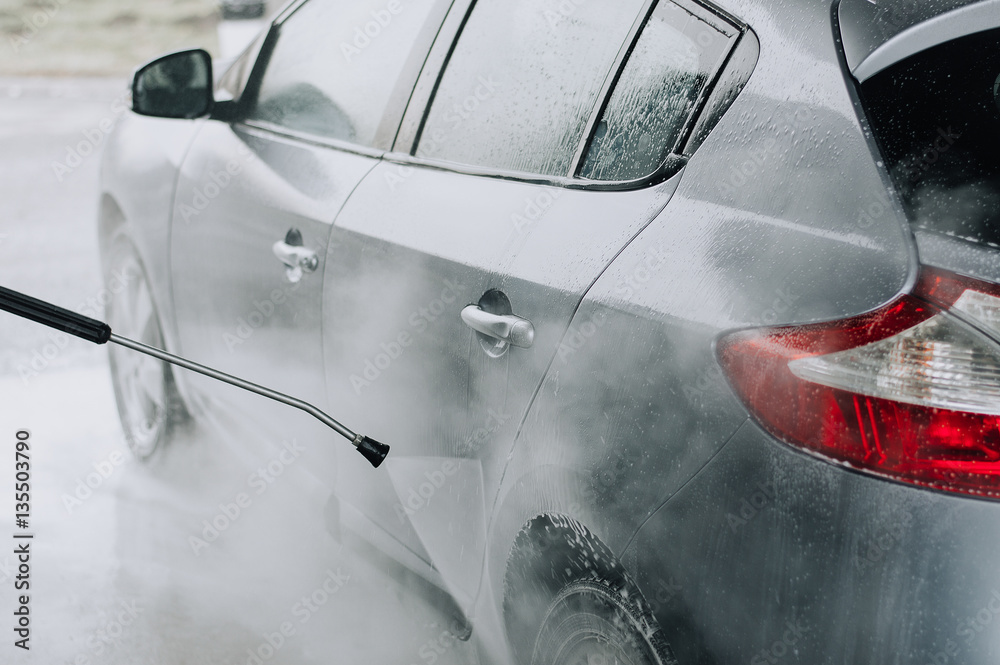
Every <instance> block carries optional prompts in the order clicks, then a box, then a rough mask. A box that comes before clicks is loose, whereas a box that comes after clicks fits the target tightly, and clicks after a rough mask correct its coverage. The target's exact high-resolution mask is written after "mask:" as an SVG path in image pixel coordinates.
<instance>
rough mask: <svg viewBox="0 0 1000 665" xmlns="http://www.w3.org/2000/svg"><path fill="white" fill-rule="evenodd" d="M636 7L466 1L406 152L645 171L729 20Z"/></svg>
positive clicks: (610, 173)
mask: <svg viewBox="0 0 1000 665" xmlns="http://www.w3.org/2000/svg"><path fill="white" fill-rule="evenodd" d="M644 8H647V9H646V12H650V10H649V9H648V3H647V2H643V1H642V0H638V1H637V0H588V1H587V2H581V1H579V0H574V1H572V2H570V1H567V0H541V1H539V0H478V2H476V4H475V6H474V7H473V9H472V12H471V14H470V16H469V18H468V21H467V24H466V26H465V27H464V28H463V31H462V34H461V35H460V37H459V40H458V43H457V45H456V47H455V51H454V53H453V54H452V56H451V58H450V61H449V64H448V66H447V67H446V69H445V72H444V74H443V76H442V78H441V81H440V83H439V86H438V90H437V92H436V93H435V97H434V99H433V101H432V103H431V107H430V110H429V112H428V115H427V119H426V121H425V124H424V127H423V131H422V133H421V135H420V140H419V143H418V147H417V151H416V156H417V157H423V158H430V159H438V160H444V161H448V162H455V163H458V164H466V165H471V166H477V167H485V168H491V169H498V170H501V171H507V172H518V173H526V174H538V175H543V176H555V177H561V178H573V177H576V178H580V179H582V180H587V181H604V182H615V183H623V182H631V181H639V180H641V179H643V178H646V177H648V176H651V175H653V174H654V173H656V172H657V171H658V170H659V169H660V167H661V166H662V165H663V164H664V162H665V161H666V160H667V158H668V157H669V156H670V155H671V154H672V153H674V152H679V151H680V149H681V147H682V144H683V142H684V140H685V138H686V135H687V133H688V129H689V127H690V124H691V122H692V121H693V119H694V117H695V114H696V112H697V110H698V108H699V106H700V105H701V104H702V102H703V100H704V99H705V97H706V95H707V94H708V92H709V91H710V87H711V84H712V82H713V81H714V80H715V78H716V77H717V74H718V72H719V70H720V68H721V67H722V65H723V63H724V62H725V61H726V58H727V57H728V55H729V54H730V53H731V52H732V49H733V48H734V46H735V45H736V43H737V40H738V39H739V37H740V35H741V31H740V29H738V28H736V27H735V26H733V25H732V24H730V23H729V22H728V21H726V20H724V19H722V18H721V17H720V16H719V15H717V14H715V13H713V12H711V11H709V10H708V9H707V8H705V7H703V6H701V5H700V4H696V3H694V2H690V1H689V0H677V1H676V2H671V1H667V0H663V1H661V2H659V3H657V4H656V5H655V7H654V8H653V9H652V10H651V13H649V15H648V16H647V15H646V13H645V12H643V9H644ZM626 55H628V57H627V58H626V57H625V56H626ZM609 91H610V94H609Z"/></svg>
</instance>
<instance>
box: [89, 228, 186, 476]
mask: <svg viewBox="0 0 1000 665" xmlns="http://www.w3.org/2000/svg"><path fill="white" fill-rule="evenodd" d="M108 258H109V260H108V261H107V264H106V265H107V269H108V272H107V273H106V275H105V283H106V284H109V285H111V288H109V290H110V291H111V299H110V301H109V302H108V304H107V306H106V308H105V318H106V320H107V322H108V325H110V326H111V329H112V330H113V331H114V332H115V333H117V334H119V335H121V336H122V337H127V338H129V339H132V340H135V341H137V342H142V343H143V344H148V345H149V346H153V347H156V348H159V349H162V348H163V332H162V328H161V326H160V318H159V315H158V314H157V311H156V306H155V303H154V301H153V297H152V293H151V291H150V288H149V280H148V277H147V275H146V271H145V269H144V268H143V266H142V262H141V261H140V260H139V257H138V254H137V253H136V251H135V249H134V247H133V246H132V243H131V242H130V241H129V240H128V238H127V237H126V236H124V235H123V234H119V235H118V237H117V238H115V240H114V241H113V243H112V246H111V250H110V253H109V256H108ZM108 360H109V363H110V366H111V381H112V385H113V386H114V391H115V401H116V402H117V404H118V415H119V418H120V419H121V424H122V432H123V433H124V435H125V441H126V442H127V443H128V446H129V448H131V450H132V452H133V454H134V455H135V456H136V457H137V458H139V459H140V460H147V459H149V458H150V457H151V456H152V455H153V454H154V453H155V452H156V451H157V450H159V449H160V448H161V447H162V446H163V444H164V443H165V441H166V440H167V439H168V437H169V434H170V432H171V429H172V427H173V425H174V424H175V423H176V422H177V421H178V420H179V416H178V415H177V414H178V412H180V411H182V408H178V407H179V406H180V401H179V398H178V397H177V393H176V390H175V388H174V385H173V378H172V376H171V374H170V367H169V365H168V364H167V363H165V362H163V361H162V360H157V359H156V358H151V357H149V356H146V355H143V354H141V353H138V352H136V351H133V350H131V349H126V348H123V347H121V346H118V345H117V344H110V345H108Z"/></svg>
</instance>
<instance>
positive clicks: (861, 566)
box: [624, 423, 1000, 665]
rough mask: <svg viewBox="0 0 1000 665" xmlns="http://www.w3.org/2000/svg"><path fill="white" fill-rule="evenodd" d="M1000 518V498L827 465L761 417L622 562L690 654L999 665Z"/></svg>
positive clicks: (698, 657) (821, 663)
mask: <svg viewBox="0 0 1000 665" xmlns="http://www.w3.org/2000/svg"><path fill="white" fill-rule="evenodd" d="M998 520H1000V506H998V505H997V504H996V503H993V502H984V501H975V500H969V499H966V498H959V497H955V496H949V495H946V494H943V493H936V492H930V491H926V490H922V489H917V488H914V487H909V486H905V485H900V484H896V483H892V482H889V481H885V480H881V479H876V478H872V477H870V476H865V475H862V474H858V473H852V472H848V471H845V470H844V469H842V468H838V467H836V466H834V465H831V464H818V463H817V462H816V460H815V459H814V458H812V457H810V456H808V455H805V454H802V453H799V452H796V451H793V450H792V449H791V448H788V447H786V446H782V445H776V444H775V443H774V441H773V440H772V439H771V438H770V436H768V435H767V434H765V433H763V432H762V431H761V430H760V429H758V428H757V427H756V426H755V425H752V424H749V423H748V424H747V425H746V426H745V427H743V428H742V429H741V430H740V431H739V432H738V434H737V435H736V436H735V437H733V439H732V441H730V443H729V444H728V445H727V446H726V447H725V448H724V449H723V450H722V452H720V454H719V455H718V456H717V457H716V459H715V460H713V462H712V464H711V465H709V466H708V467H707V468H706V469H705V470H704V471H703V472H702V473H700V474H698V475H697V476H696V477H694V478H693V479H692V481H691V482H690V483H689V484H688V485H687V486H686V487H685V488H684V489H683V490H681V491H680V492H678V493H677V495H676V496H674V497H672V498H671V499H670V500H669V501H668V502H667V503H666V505H664V506H663V507H662V508H661V509H660V510H658V511H657V512H656V513H655V515H654V516H653V517H652V518H650V519H649V520H648V521H647V522H646V523H645V524H644V525H643V527H642V529H641V530H640V531H639V533H638V534H637V536H636V538H635V540H634V541H633V542H632V543H631V544H630V545H629V547H628V550H627V551H626V552H625V554H624V560H625V561H626V562H632V563H633V565H632V567H633V569H634V570H635V571H636V574H637V580H638V583H639V586H640V588H641V589H642V591H643V593H644V594H645V596H646V597H647V598H648V599H649V600H650V602H651V603H652V604H653V607H654V609H655V610H656V615H657V618H658V619H659V621H660V625H662V626H664V627H665V630H666V632H667V634H668V635H669V637H670V641H671V643H672V644H673V646H674V649H675V651H676V653H677V656H678V658H679V659H680V662H684V663H692V664H695V663H698V664H705V665H708V664H714V663H737V662H749V663H754V664H757V665H759V664H761V663H766V662H772V661H775V660H779V659H780V660H781V662H787V663H816V664H817V665H825V664H827V663H829V664H831V665H832V664H833V663H920V664H922V665H926V663H942V664H945V663H963V664H968V665H980V664H982V665H986V664H987V663H995V662H996V653H997V650H998V649H1000V632H998V631H997V630H996V623H995V620H996V617H997V614H998V613H1000V562H998V560H997V558H996V556H995V552H996V551H997V547H998V546H1000V530H998V529H997V528H996V525H997V522H998ZM706 528H707V529H709V530H710V533H711V534H712V536H711V537H710V538H709V537H706V535H705V533H706ZM706 626H711V627H712V629H711V630H707V631H706V630H704V627H706Z"/></svg>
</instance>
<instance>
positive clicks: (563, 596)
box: [531, 581, 664, 665]
mask: <svg viewBox="0 0 1000 665" xmlns="http://www.w3.org/2000/svg"><path fill="white" fill-rule="evenodd" d="M643 625H644V624H643V617H642V616H641V614H640V613H639V612H638V611H636V608H634V607H632V606H630V603H629V602H628V599H627V597H624V596H623V595H622V594H621V593H620V592H619V591H616V590H615V589H614V588H613V586H612V585H610V584H607V583H605V582H603V581H579V582H574V583H571V584H568V585H567V586H566V587H564V588H563V589H562V591H560V592H559V594H558V595H557V596H556V598H555V599H554V600H553V602H552V605H551V606H550V607H549V610H548V612H547V613H546V616H545V619H544V621H543V623H542V627H541V629H540V630H539V632H538V639H537V640H536V641H535V650H534V653H533V655H532V658H531V663H532V665H664V661H662V660H661V659H660V658H659V656H658V655H657V653H656V649H655V647H654V646H653V644H652V643H651V642H650V641H649V639H648V638H647V637H646V635H645V634H644V631H643Z"/></svg>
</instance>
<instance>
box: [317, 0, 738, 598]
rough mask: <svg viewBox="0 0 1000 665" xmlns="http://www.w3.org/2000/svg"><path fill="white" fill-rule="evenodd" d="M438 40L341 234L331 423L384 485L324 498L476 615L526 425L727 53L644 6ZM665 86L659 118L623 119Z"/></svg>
mask: <svg viewBox="0 0 1000 665" xmlns="http://www.w3.org/2000/svg"><path fill="white" fill-rule="evenodd" d="M470 5H471V6H470ZM647 19H648V22H647ZM452 25H454V28H453V29H454V30H455V31H458V27H459V26H461V31H460V34H459V35H458V38H457V42H455V45H454V47H453V48H452V41H451V37H450V36H446V37H445V38H444V39H443V40H439V43H438V44H436V45H435V49H434V50H433V51H432V52H431V55H430V58H429V60H428V64H427V66H426V67H425V72H424V75H423V76H422V78H421V80H420V82H419V83H418V86H417V89H416V91H415V93H414V96H413V100H411V104H410V107H409V110H408V112H407V115H406V116H405V118H404V121H403V125H402V128H401V132H400V137H399V138H398V139H397V141H396V148H395V151H394V152H393V153H392V154H390V155H387V157H386V159H385V160H384V161H383V162H382V163H380V164H379V165H378V166H376V167H375V168H374V169H373V170H372V171H371V173H369V174H368V175H367V176H366V177H365V178H364V179H363V181H362V182H361V183H360V184H359V185H358V188H357V191H356V192H355V193H354V194H353V195H352V196H351V198H350V200H349V201H348V202H347V204H346V205H345V207H344V210H343V211H342V213H341V214H340V215H339V216H338V218H337V222H336V228H335V230H334V242H333V243H332V244H331V250H330V254H329V257H330V259H329V264H328V267H327V273H326V281H327V289H326V295H325V298H326V309H325V312H324V329H325V331H326V335H327V337H326V348H325V360H326V366H327V373H328V389H329V394H330V398H331V401H332V402H333V403H336V404H338V405H342V406H343V407H344V408H345V409H346V411H347V412H350V413H352V416H353V417H354V418H356V419H357V422H358V423H359V426H360V427H362V428H367V430H366V431H371V432H372V433H373V434H374V435H376V436H377V438H381V439H383V440H385V441H386V442H387V443H389V444H391V445H392V453H391V454H390V457H389V459H388V460H387V462H386V470H387V473H386V475H385V478H384V479H383V478H380V479H379V480H378V482H377V483H370V482H368V478H367V476H362V461H360V460H356V459H353V458H351V457H348V458H346V459H345V460H344V461H343V462H342V465H341V467H340V472H341V476H340V479H339V481H338V484H337V491H338V493H340V496H341V498H342V499H343V500H344V501H345V502H347V503H348V504H351V505H352V506H354V507H356V508H358V509H359V510H360V511H361V512H364V513H365V514H366V516H367V518H368V519H369V520H370V521H371V522H373V523H374V524H375V525H376V526H377V527H378V528H380V529H382V530H384V531H386V532H388V533H390V534H392V535H394V536H395V537H396V538H397V539H398V540H400V541H402V542H404V543H407V544H409V543H411V542H412V541H413V539H414V538H416V539H417V542H418V544H419V547H420V549H423V550H425V551H426V553H427V556H428V557H429V559H430V562H431V563H432V564H433V566H434V567H435V568H436V569H437V571H438V572H439V573H440V575H441V577H442V578H443V580H444V582H445V584H446V585H447V587H448V590H449V591H450V592H451V593H452V595H453V596H454V597H455V598H456V600H457V601H458V602H459V604H460V605H461V606H463V608H464V609H466V611H468V610H469V608H470V606H471V603H472V601H473V600H474V598H475V596H476V594H477V592H478V588H479V584H480V573H481V570H482V561H483V557H484V554H485V552H484V544H485V540H486V529H487V518H486V515H487V514H488V510H489V508H490V507H491V506H492V503H493V501H494V499H495V496H496V491H497V487H498V485H499V481H500V476H501V474H502V472H503V468H504V463H505V460H506V459H507V456H508V454H509V452H510V450H511V445H512V443H513V438H514V435H515V434H516V432H517V430H518V426H519V424H520V422H521V419H522V417H523V415H524V413H525V412H526V410H527V407H528V406H529V404H530V401H531V398H532V396H533V395H534V393H535V391H536V390H537V389H538V386H539V383H540V381H541V379H542V377H543V376H544V374H545V371H546V369H547V368H548V366H549V364H550V363H551V361H552V359H553V357H554V356H555V355H556V354H557V353H558V352H560V341H561V340H562V339H563V337H564V334H565V333H566V331H567V327H568V323H569V321H570V320H571V318H572V316H573V314H574V312H575V311H576V308H577V306H578V304H579V302H580V300H581V298H582V297H583V295H584V294H585V293H586V291H587V289H588V288H589V286H590V285H591V284H592V283H593V282H594V281H595V280H596V279H597V277H598V276H599V275H600V274H601V272H602V271H603V269H604V268H605V267H606V266H607V265H608V264H609V263H610V262H611V261H612V260H613V259H614V257H615V256H616V255H617V253H618V252H620V251H621V249H622V248H623V247H624V246H625V245H627V244H628V242H629V241H630V239H631V238H633V237H634V236H635V235H636V234H637V233H638V232H639V231H640V230H641V229H642V228H643V227H644V226H645V225H646V224H648V223H649V221H650V220H651V219H653V218H654V217H655V216H656V214H657V213H658V212H659V211H660V210H662V208H663V207H664V206H665V205H666V203H667V201H668V200H669V197H670V195H671V194H672V192H673V190H674V188H675V186H676V178H677V173H678V172H679V169H680V166H681V165H682V164H683V157H682V156H680V155H676V154H673V153H672V151H671V148H672V146H674V145H677V144H678V143H679V141H680V140H681V134H682V132H683V131H684V129H685V127H686V123H687V121H688V119H689V118H690V117H691V116H692V112H693V109H694V107H695V106H696V104H697V103H698V101H699V100H700V99H701V95H702V94H703V93H704V92H705V90H704V86H705V83H706V81H708V80H711V78H712V76H713V75H714V73H715V71H716V70H715V68H716V67H717V66H718V65H719V64H720V63H721V61H722V60H723V59H724V56H725V55H726V54H727V53H728V52H729V50H730V49H731V47H732V44H733V42H734V40H735V38H736V35H737V34H738V32H737V31H736V30H734V29H728V32H726V30H727V28H722V27H720V28H716V27H713V24H710V23H707V22H706V20H705V19H704V18H699V17H698V16H695V15H694V14H692V13H691V12H689V11H686V10H684V9H682V8H680V7H679V6H678V5H676V4H674V3H668V2H663V3H660V4H659V6H658V7H657V8H654V7H653V4H652V3H649V2H646V1H645V0H629V1H627V2H624V3H623V2H615V3H611V2H589V3H586V4H570V3H564V2H558V1H556V0H543V1H542V2H537V1H529V0H515V1H513V2H512V1H511V0H478V2H475V3H474V4H472V3H464V4H463V6H456V7H455V8H454V9H453V11H452V14H451V15H450V16H449V19H448V21H447V22H446V24H445V30H443V34H444V35H449V33H448V28H449V26H452ZM719 25H720V26H721V25H722V24H721V23H720V24H719ZM706 29H707V30H710V31H711V32H712V35H713V39H714V40H715V42H714V46H713V47H712V48H706V47H704V46H702V47H700V50H699V49H696V48H694V47H693V45H696V42H695V38H696V35H697V34H698V31H701V30H706ZM664 39H666V40H667V41H666V44H664V43H663V40H664ZM633 49H637V53H639V54H640V55H641V57H639V58H638V59H636V60H634V61H635V62H636V63H637V66H627V64H626V63H627V62H628V59H627V58H626V56H627V55H628V54H629V53H631V52H632V51H633ZM445 60H447V62H445ZM656 66H660V67H661V70H660V71H661V72H676V71H683V72H684V73H685V75H686V76H688V78H687V79H684V80H685V81H687V83H684V84H680V83H678V80H680V78H683V77H680V78H678V77H677V76H673V78H671V76H672V75H671V76H668V75H666V74H661V75H660V76H659V78H657V77H653V76H650V75H649V74H648V72H649V71H650V70H653V69H654V68H655V67H656ZM439 67H442V68H443V72H442V73H440V74H439V73H438V68H439ZM664 77H666V81H667V84H668V85H675V90H674V92H675V93H676V94H675V95H672V96H670V98H671V99H674V100H675V101H674V103H673V106H671V105H670V104H668V105H667V106H668V107H669V108H666V109H664V108H660V107H657V108H655V109H652V108H651V109H646V110H644V111H643V112H642V113H640V114H638V115H637V114H635V113H629V110H630V109H632V108H633V107H634V106H635V103H634V102H633V101H632V100H634V99H635V98H636V97H639V98H640V99H642V97H643V95H644V94H645V95H646V97H648V91H646V92H644V90H643V86H644V85H652V86H653V87H656V86H659V85H662V84H664ZM616 81H620V84H619V85H618V87H617V89H616V87H615V82H616ZM612 91H614V93H613V94H612ZM428 100H429V101H428ZM654 101H656V100H654ZM643 108H644V109H645V107H643ZM643 128H645V129H643ZM623 156H624V158H623ZM491 330H492V331H494V332H496V331H500V332H503V331H507V332H511V331H512V332H513V335H511V337H512V339H509V340H508V341H506V342H505V341H502V340H499V339H497V338H496V337H495V336H491V333H490V331H491Z"/></svg>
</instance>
